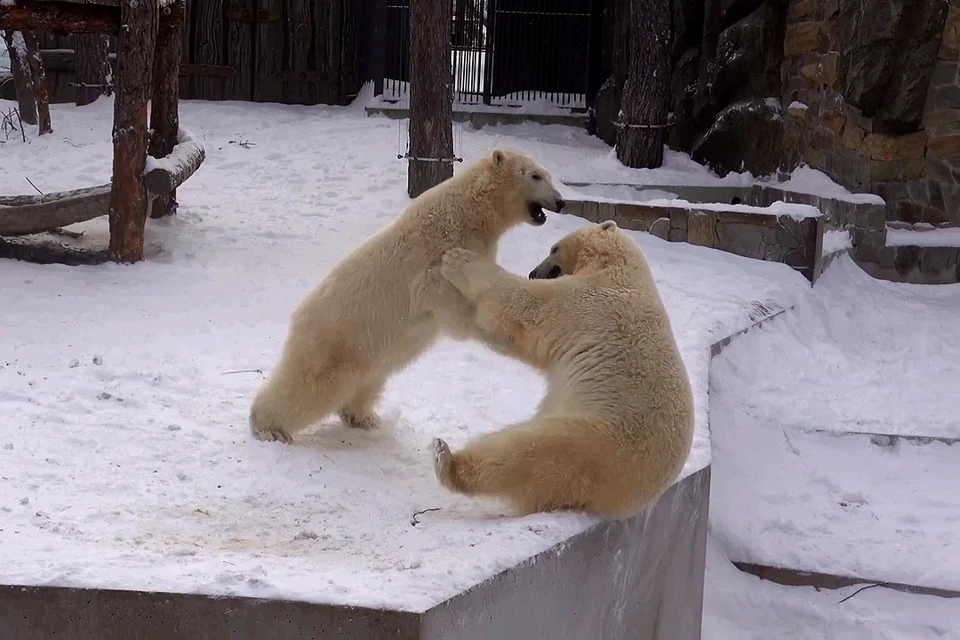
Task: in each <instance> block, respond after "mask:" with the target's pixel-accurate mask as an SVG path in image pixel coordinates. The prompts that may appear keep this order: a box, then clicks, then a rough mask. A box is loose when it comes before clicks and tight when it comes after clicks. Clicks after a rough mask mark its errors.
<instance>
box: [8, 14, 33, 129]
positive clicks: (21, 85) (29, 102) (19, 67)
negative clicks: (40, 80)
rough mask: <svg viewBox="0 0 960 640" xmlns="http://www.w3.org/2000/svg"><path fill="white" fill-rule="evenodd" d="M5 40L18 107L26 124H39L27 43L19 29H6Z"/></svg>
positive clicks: (21, 118) (21, 119)
mask: <svg viewBox="0 0 960 640" xmlns="http://www.w3.org/2000/svg"><path fill="white" fill-rule="evenodd" d="M3 40H4V42H5V43H6V44H7V51H9V52H10V73H12V74H13V87H14V90H15V91H16V92H17V109H18V110H19V111H20V121H21V122H23V123H24V124H30V125H35V124H37V98H36V96H34V94H33V73H32V72H31V71H30V64H29V63H28V62H27V45H26V44H25V43H24V42H23V34H22V33H20V32H19V31H4V32H3Z"/></svg>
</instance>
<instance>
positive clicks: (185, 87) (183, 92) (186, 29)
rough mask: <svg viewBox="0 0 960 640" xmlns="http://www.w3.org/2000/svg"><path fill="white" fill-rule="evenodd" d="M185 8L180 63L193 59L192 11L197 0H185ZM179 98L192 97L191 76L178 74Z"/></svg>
mask: <svg viewBox="0 0 960 640" xmlns="http://www.w3.org/2000/svg"><path fill="white" fill-rule="evenodd" d="M186 3H187V4H186V10H185V11H184V17H183V41H182V42H181V44H180V63H181V64H190V63H192V62H194V60H193V11H194V5H195V4H197V0H186ZM178 81H179V83H180V99H181V100H185V99H190V98H194V97H195V95H194V93H193V78H191V77H190V76H180V77H179V79H178Z"/></svg>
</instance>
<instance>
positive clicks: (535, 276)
mask: <svg viewBox="0 0 960 640" xmlns="http://www.w3.org/2000/svg"><path fill="white" fill-rule="evenodd" d="M527 279H528V280H536V279H537V270H536V269H534V270H533V271H531V272H530V275H528V276H527Z"/></svg>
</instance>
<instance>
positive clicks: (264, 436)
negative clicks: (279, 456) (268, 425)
mask: <svg viewBox="0 0 960 640" xmlns="http://www.w3.org/2000/svg"><path fill="white" fill-rule="evenodd" d="M253 437H254V438H256V439H257V440H260V441H261V442H282V443H284V444H291V443H292V442H293V438H291V437H290V434H289V433H287V432H286V431H280V430H279V429H265V430H263V431H261V430H258V429H254V430H253Z"/></svg>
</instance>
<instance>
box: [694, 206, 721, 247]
mask: <svg viewBox="0 0 960 640" xmlns="http://www.w3.org/2000/svg"><path fill="white" fill-rule="evenodd" d="M716 227H717V217H716V215H715V214H714V213H713V212H711V211H701V210H691V211H690V216H689V217H688V218H687V242H689V243H690V244H694V245H697V246H698V247H711V248H715V247H716V243H717V240H716V236H717V233H716Z"/></svg>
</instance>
